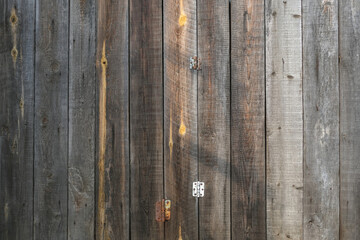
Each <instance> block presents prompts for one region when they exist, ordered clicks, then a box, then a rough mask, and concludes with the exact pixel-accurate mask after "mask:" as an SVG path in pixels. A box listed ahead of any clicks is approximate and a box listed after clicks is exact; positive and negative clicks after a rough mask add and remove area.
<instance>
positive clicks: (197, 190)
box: [192, 182, 205, 197]
mask: <svg viewBox="0 0 360 240" xmlns="http://www.w3.org/2000/svg"><path fill="white" fill-rule="evenodd" d="M204 193H205V183H203V182H193V188H192V194H193V197H204Z"/></svg>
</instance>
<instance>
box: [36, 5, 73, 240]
mask: <svg viewBox="0 0 360 240" xmlns="http://www.w3.org/2000/svg"><path fill="white" fill-rule="evenodd" d="M68 15H69V5H68V1H56V0H51V1H49V0H46V1H45V0H37V1H36V66H35V107H36V113H35V160H34V161H35V163H34V164H35V167H34V169H35V172H34V174H35V176H34V177H35V190H34V191H35V193H34V214H35V216H34V221H35V222H34V231H35V232H34V238H35V239H66V238H67V210H68V209H67V206H68V204H67V183H68V181H67V169H68V165H67V161H68V50H69V48H68V28H69V25H68Z"/></svg>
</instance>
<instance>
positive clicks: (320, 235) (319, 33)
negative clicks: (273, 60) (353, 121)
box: [302, 0, 339, 240]
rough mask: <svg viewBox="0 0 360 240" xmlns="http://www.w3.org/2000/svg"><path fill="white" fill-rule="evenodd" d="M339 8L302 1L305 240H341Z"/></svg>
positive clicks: (325, 3)
mask: <svg viewBox="0 0 360 240" xmlns="http://www.w3.org/2000/svg"><path fill="white" fill-rule="evenodd" d="M337 5H338V1H311V0H303V1H302V6H303V10H302V12H303V17H302V19H303V28H302V29H303V78H304V88H303V89H304V93H303V101H304V219H303V226H304V239H319V240H320V239H324V240H325V239H339V71H338V11H337Z"/></svg>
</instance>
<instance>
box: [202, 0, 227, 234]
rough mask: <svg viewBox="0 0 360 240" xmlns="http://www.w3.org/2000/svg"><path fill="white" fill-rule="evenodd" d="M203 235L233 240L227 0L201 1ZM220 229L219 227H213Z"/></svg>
mask: <svg viewBox="0 0 360 240" xmlns="http://www.w3.org/2000/svg"><path fill="white" fill-rule="evenodd" d="M197 6H198V8H197V13H198V18H197V19H198V22H197V24H198V56H199V57H200V58H201V68H202V70H201V71H199V73H198V90H197V91H198V131H199V133H198V136H199V139H198V143H199V153H198V154H199V180H200V181H202V182H204V183H205V197H204V198H201V199H199V214H200V219H199V231H200V233H199V238H200V239H230V235H231V232H230V220H231V219H230V214H229V213H230V30H229V20H230V19H229V2H228V1H227V0H221V1H215V0H199V1H198V2H197ZM214 229H216V230H214Z"/></svg>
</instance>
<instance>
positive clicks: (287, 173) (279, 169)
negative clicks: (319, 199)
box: [265, 0, 303, 239]
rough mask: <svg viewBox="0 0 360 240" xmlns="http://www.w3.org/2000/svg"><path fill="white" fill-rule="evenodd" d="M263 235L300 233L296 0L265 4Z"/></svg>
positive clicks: (300, 127)
mask: <svg viewBox="0 0 360 240" xmlns="http://www.w3.org/2000/svg"><path fill="white" fill-rule="evenodd" d="M265 16H266V18H265V25H266V30H265V31H266V35H265V37H266V141H267V142H266V144H267V149H266V157H267V159H266V174H267V175H266V178H267V184H266V205H267V207H266V211H267V219H266V220H267V238H268V239H303V226H302V223H303V220H302V214H303V106H302V67H301V66H302V61H301V59H302V52H301V49H302V35H301V0H294V1H271V0H267V1H266V4H265Z"/></svg>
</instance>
